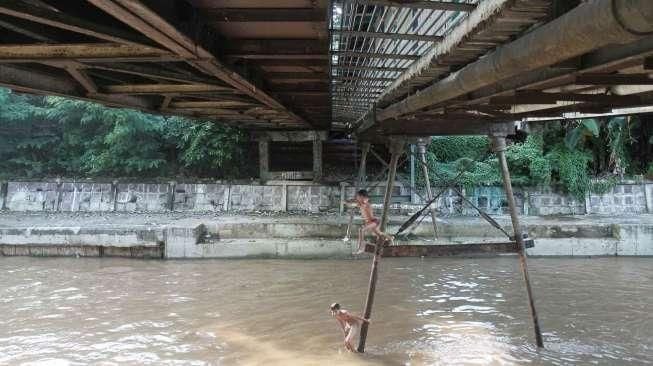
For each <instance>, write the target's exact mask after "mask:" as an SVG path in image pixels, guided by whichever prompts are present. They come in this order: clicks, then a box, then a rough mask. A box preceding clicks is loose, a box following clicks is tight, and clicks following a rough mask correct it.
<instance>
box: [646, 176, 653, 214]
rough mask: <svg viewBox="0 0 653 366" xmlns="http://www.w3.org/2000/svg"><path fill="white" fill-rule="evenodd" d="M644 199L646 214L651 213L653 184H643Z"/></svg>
mask: <svg viewBox="0 0 653 366" xmlns="http://www.w3.org/2000/svg"><path fill="white" fill-rule="evenodd" d="M644 197H645V199H646V212H648V213H653V184H651V183H644Z"/></svg>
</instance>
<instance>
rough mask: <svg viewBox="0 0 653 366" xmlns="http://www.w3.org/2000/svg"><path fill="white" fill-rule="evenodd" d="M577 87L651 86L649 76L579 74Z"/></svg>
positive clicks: (651, 81)
mask: <svg viewBox="0 0 653 366" xmlns="http://www.w3.org/2000/svg"><path fill="white" fill-rule="evenodd" d="M575 83H576V84H578V85H653V79H652V78H651V76H650V75H649V74H580V75H578V76H576V81H575Z"/></svg>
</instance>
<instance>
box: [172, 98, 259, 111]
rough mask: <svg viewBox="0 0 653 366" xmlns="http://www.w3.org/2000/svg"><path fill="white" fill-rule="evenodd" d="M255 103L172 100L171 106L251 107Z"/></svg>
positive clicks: (194, 107)
mask: <svg viewBox="0 0 653 366" xmlns="http://www.w3.org/2000/svg"><path fill="white" fill-rule="evenodd" d="M251 106H256V104H255V103H248V102H240V101H235V100H220V101H204V102H174V103H171V104H170V107H171V108H178V109H206V108H230V107H251Z"/></svg>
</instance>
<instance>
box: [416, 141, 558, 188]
mask: <svg viewBox="0 0 653 366" xmlns="http://www.w3.org/2000/svg"><path fill="white" fill-rule="evenodd" d="M488 149H489V145H488V138H487V137H485V136H456V137H438V138H434V139H433V142H432V144H431V145H430V146H429V149H428V151H427V163H428V166H429V179H430V180H431V182H432V184H434V185H445V184H447V183H448V182H450V181H451V180H452V179H453V178H455V177H456V176H457V175H458V174H459V173H460V172H463V173H462V175H461V176H460V177H459V178H458V181H459V182H460V183H461V184H462V185H464V186H466V187H473V186H479V185H499V184H501V182H502V180H501V170H500V167H499V160H498V159H497V158H496V156H494V155H493V154H488ZM506 159H507V160H508V166H509V167H510V171H511V175H512V181H513V183H514V184H515V185H538V184H548V183H549V182H550V178H551V165H550V163H549V161H548V160H547V159H545V158H544V154H543V140H542V137H541V136H539V135H533V136H529V137H528V138H527V139H526V141H525V142H524V143H521V144H513V145H510V146H509V147H508V149H507V151H506ZM417 181H418V183H420V184H424V180H423V177H422V172H421V170H419V171H418V174H417Z"/></svg>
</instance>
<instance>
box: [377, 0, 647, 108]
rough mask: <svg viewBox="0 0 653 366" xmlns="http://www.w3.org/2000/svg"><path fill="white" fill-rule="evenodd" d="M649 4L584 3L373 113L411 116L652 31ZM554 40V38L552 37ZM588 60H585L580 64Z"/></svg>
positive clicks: (607, 0)
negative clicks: (427, 108)
mask: <svg viewBox="0 0 653 366" xmlns="http://www.w3.org/2000/svg"><path fill="white" fill-rule="evenodd" d="M651 18H653V2H650V1H648V0H632V1H629V2H613V1H611V0H596V1H592V2H584V3H583V4H581V5H579V6H578V7H576V8H574V9H572V10H570V11H569V12H568V13H565V14H564V15H562V16H561V17H559V18H557V19H555V20H553V21H551V22H549V23H546V24H544V25H542V26H541V27H539V28H536V29H534V30H533V31H532V32H529V33H527V34H526V35H524V36H522V37H521V38H518V39H517V40H515V41H513V42H511V43H508V44H506V45H504V46H502V47H500V48H498V49H497V50H495V51H493V52H491V53H490V54H488V55H487V56H485V57H483V58H481V59H479V60H478V61H476V62H473V63H471V64H468V65H467V66H465V67H463V68H462V69H460V70H458V71H457V72H456V73H453V74H451V75H449V76H448V77H446V78H444V79H442V80H440V81H437V82H436V83H434V84H432V85H430V86H428V87H426V88H424V89H422V90H420V93H419V94H415V95H410V96H408V97H406V98H404V99H402V100H401V101H399V102H396V103H393V104H391V105H389V106H388V107H386V108H384V109H383V110H381V111H378V112H377V113H376V115H377V118H378V119H380V120H383V119H388V118H393V117H397V116H401V115H406V114H410V113H414V112H416V111H418V110H420V109H422V108H426V107H429V106H433V105H438V104H441V103H444V102H447V101H450V100H452V99H454V98H457V97H460V96H462V95H465V94H467V93H471V92H474V91H476V90H478V89H481V88H483V87H488V86H490V85H492V84H494V83H497V82H499V81H503V80H505V79H508V78H511V77H516V76H519V75H520V74H522V73H525V72H529V71H532V70H536V69H539V68H543V67H547V66H551V65H555V64H556V63H559V62H561V61H564V60H566V59H570V58H572V57H576V56H579V55H582V54H585V53H588V52H591V51H593V50H596V49H599V48H601V47H605V46H608V45H613V44H627V43H630V42H635V41H638V40H641V39H643V38H644V35H645V34H646V33H649V34H650V33H651V32H653V23H652V22H650V19H651ZM552 35H555V36H552ZM585 61H587V60H584V62H585Z"/></svg>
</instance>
